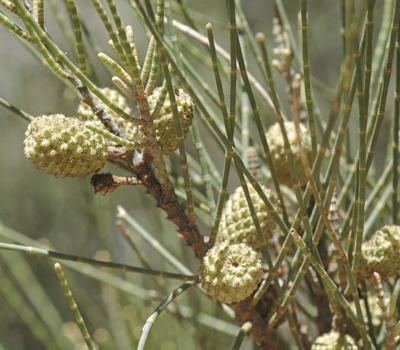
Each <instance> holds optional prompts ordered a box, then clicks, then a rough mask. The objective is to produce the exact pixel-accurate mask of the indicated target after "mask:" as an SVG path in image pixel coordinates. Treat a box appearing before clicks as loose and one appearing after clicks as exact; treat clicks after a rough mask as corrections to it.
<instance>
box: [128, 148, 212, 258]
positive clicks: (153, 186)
mask: <svg viewBox="0 0 400 350" xmlns="http://www.w3.org/2000/svg"><path fill="white" fill-rule="evenodd" d="M151 162H152V157H151V156H150V155H149V154H148V153H147V152H146V153H144V154H143V153H139V152H135V153H134V157H133V162H132V164H131V167H132V170H133V171H134V173H135V174H136V176H137V178H138V180H139V181H140V182H141V183H142V185H143V186H145V187H146V189H147V192H148V193H149V194H150V195H151V196H152V197H153V198H154V199H155V200H156V202H157V206H158V207H159V208H161V209H162V210H164V211H165V212H166V214H167V218H168V220H170V221H171V222H173V223H174V224H175V225H176V227H177V228H178V232H179V235H180V236H182V237H183V239H184V240H185V242H186V243H187V244H188V245H189V246H190V247H191V248H192V249H193V252H194V254H195V255H196V257H197V258H198V259H200V260H201V259H202V258H203V257H204V255H205V254H206V252H207V250H208V247H207V245H206V244H205V242H204V240H203V237H202V235H201V233H200V230H199V228H198V227H197V225H196V224H194V223H190V221H189V218H188V216H187V214H186V210H185V206H184V205H183V204H182V203H180V202H179V200H178V197H177V196H176V194H175V192H174V189H173V186H163V185H161V183H160V181H159V180H158V179H157V177H156V175H155V173H154V170H153V168H152V167H151ZM163 180H164V182H165V181H169V179H163Z"/></svg>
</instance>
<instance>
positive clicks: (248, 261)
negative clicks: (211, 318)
mask: <svg viewBox="0 0 400 350" xmlns="http://www.w3.org/2000/svg"><path fill="white" fill-rule="evenodd" d="M261 278H262V266H261V255H260V253H257V252H256V251H255V250H254V249H253V248H251V247H250V246H248V245H247V244H244V243H240V244H229V243H228V242H223V243H221V244H217V245H215V246H214V247H213V248H211V249H210V250H209V251H208V252H207V254H206V256H205V257H204V259H203V262H202V264H201V274H200V280H201V284H202V287H203V288H204V289H205V290H206V292H207V293H208V294H209V295H210V296H212V297H214V298H215V299H217V300H218V301H220V302H222V303H225V304H233V303H237V302H239V301H241V300H244V299H246V298H247V297H249V296H250V295H251V294H252V293H253V292H254V291H255V289H256V288H257V285H258V284H259V282H260V281H261Z"/></svg>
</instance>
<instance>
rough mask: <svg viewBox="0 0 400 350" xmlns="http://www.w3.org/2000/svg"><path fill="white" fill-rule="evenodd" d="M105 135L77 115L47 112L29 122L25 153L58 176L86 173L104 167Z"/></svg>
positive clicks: (48, 171)
mask: <svg viewBox="0 0 400 350" xmlns="http://www.w3.org/2000/svg"><path fill="white" fill-rule="evenodd" d="M106 151H107V145H106V142H105V140H104V138H103V137H102V136H101V135H98V134H96V133H94V132H93V131H91V130H89V129H88V128H86V127H85V124H84V123H83V122H81V121H79V120H77V119H76V118H67V117H65V116H64V115H62V114H54V115H43V116H40V117H37V118H34V119H33V120H32V121H31V122H30V124H29V125H28V129H27V130H26V133H25V139H24V153H25V156H26V158H28V159H31V160H32V162H33V163H34V164H35V166H36V167H37V168H38V169H40V170H42V171H45V172H47V173H49V174H51V175H55V176H71V177H75V176H86V175H89V174H91V173H94V172H96V171H97V170H99V169H101V168H102V167H103V166H104V165H105V163H106V159H107V152H106Z"/></svg>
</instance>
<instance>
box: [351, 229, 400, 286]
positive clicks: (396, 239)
mask: <svg viewBox="0 0 400 350" xmlns="http://www.w3.org/2000/svg"><path fill="white" fill-rule="evenodd" d="M399 252H400V226H397V225H386V226H384V227H382V228H381V229H380V230H378V231H376V232H375V233H374V234H373V236H372V237H371V239H370V240H369V241H367V242H364V243H363V245H362V255H363V261H362V262H361V264H360V268H359V271H358V278H359V279H362V278H365V277H369V276H372V274H373V273H374V272H377V273H379V275H380V276H381V278H382V280H387V279H388V278H390V277H394V276H396V275H398V274H399V271H400V260H399Z"/></svg>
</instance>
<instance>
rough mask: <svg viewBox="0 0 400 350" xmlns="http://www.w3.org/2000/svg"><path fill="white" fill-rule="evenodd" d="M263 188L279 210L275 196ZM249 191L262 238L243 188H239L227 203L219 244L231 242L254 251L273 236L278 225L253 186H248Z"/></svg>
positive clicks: (222, 219)
mask: <svg viewBox="0 0 400 350" xmlns="http://www.w3.org/2000/svg"><path fill="white" fill-rule="evenodd" d="M261 188H262V190H263V192H264V194H265V195H266V196H267V197H268V199H269V200H270V201H271V202H272V204H273V205H274V207H275V208H277V209H278V208H279V202H278V199H277V198H276V196H275V194H274V193H273V192H272V191H271V190H269V189H268V188H266V187H265V186H261ZM248 189H249V192H250V196H251V199H252V203H253V206H254V210H255V212H256V213H257V218H258V222H259V224H260V228H261V233H262V236H261V237H260V236H259V235H258V233H257V230H256V226H255V224H254V221H253V218H252V216H251V212H250V208H249V206H248V204H247V200H246V196H245V193H244V191H243V188H242V186H239V187H238V188H236V190H235V192H234V193H233V194H232V195H231V196H230V197H229V199H228V200H227V201H226V203H225V207H224V210H223V212H222V216H221V222H220V225H219V230H218V234H217V242H223V241H227V240H229V241H230V242H232V243H246V244H248V245H250V246H251V247H253V249H255V250H260V249H261V248H262V247H263V246H265V244H266V243H267V238H268V237H269V236H271V234H272V231H273V230H274V229H275V227H276V223H275V221H274V219H273V217H272V215H271V213H270V211H269V210H268V209H267V206H266V205H265V203H264V201H263V200H262V199H261V197H260V196H259V194H258V193H257V191H256V190H255V189H254V188H253V186H251V185H250V184H248Z"/></svg>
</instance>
